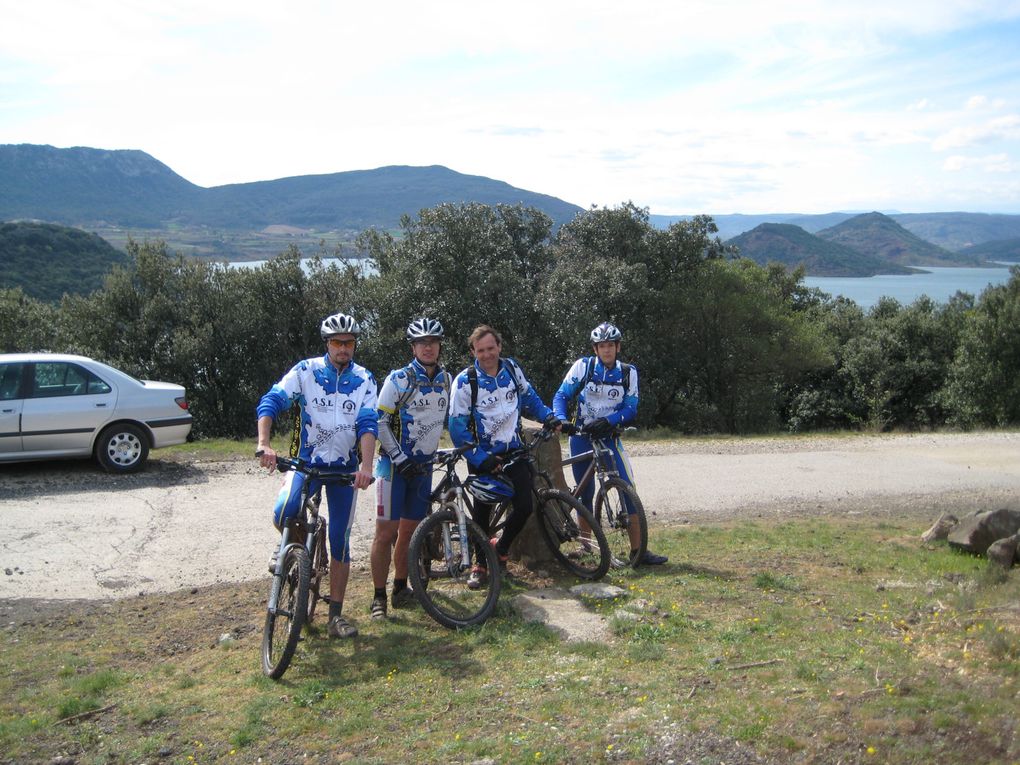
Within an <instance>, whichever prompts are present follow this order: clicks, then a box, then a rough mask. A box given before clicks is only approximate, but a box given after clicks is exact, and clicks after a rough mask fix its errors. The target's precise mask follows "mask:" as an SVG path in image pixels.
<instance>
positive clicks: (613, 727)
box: [0, 519, 1020, 765]
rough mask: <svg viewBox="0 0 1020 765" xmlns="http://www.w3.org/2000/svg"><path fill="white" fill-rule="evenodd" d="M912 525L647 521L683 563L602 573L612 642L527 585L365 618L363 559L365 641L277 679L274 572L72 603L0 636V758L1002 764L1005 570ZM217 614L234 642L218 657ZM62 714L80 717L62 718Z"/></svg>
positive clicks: (1010, 689)
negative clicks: (538, 618) (552, 611)
mask: <svg viewBox="0 0 1020 765" xmlns="http://www.w3.org/2000/svg"><path fill="white" fill-rule="evenodd" d="M923 530H924V529H923V528H921V527H920V526H915V525H912V522H911V521H909V520H904V521H901V522H898V521H889V520H888V519H886V520H883V521H882V522H875V521H868V520H862V519H855V520H844V519H808V520H803V521H799V520H798V521H790V522H783V523H781V524H767V523H760V524H759V523H736V524H727V525H703V526H700V527H699V528H697V529H691V530H687V531H680V530H674V529H661V528H655V529H653V534H654V536H655V545H656V549H657V550H659V549H661V550H663V551H664V552H665V553H667V554H668V555H669V556H670V560H671V561H672V562H671V563H670V564H668V565H666V566H662V567H650V568H647V569H638V570H637V571H631V570H626V571H613V572H611V574H610V577H609V580H610V582H611V583H613V584H616V585H618V586H620V587H621V588H622V589H623V591H624V592H625V595H623V596H621V597H620V598H618V599H617V600H616V601H615V602H611V603H606V604H602V603H599V602H597V601H588V602H587V603H586V605H587V606H588V608H590V610H592V611H593V612H595V613H599V614H602V615H603V616H605V618H607V619H609V620H611V623H612V631H611V637H610V638H609V639H608V641H607V642H606V643H599V642H586V643H576V644H572V643H566V642H564V641H563V640H561V639H560V638H559V637H558V636H557V634H556V632H554V631H553V630H551V629H549V628H548V627H545V626H542V625H537V624H529V623H527V622H524V621H523V620H521V619H520V618H519V617H518V616H517V615H516V614H515V612H514V611H513V608H512V606H511V602H510V601H511V599H512V597H513V595H514V594H515V593H516V592H519V591H521V590H523V589H524V588H525V587H526V582H525V583H521V582H520V581H515V582H513V583H511V584H510V586H508V588H507V592H506V594H505V595H504V597H503V598H501V601H500V605H499V609H498V612H497V616H496V618H494V619H492V620H490V621H489V622H487V623H486V624H484V625H482V626H480V627H478V628H474V629H470V630H464V631H462V632H451V631H448V630H445V629H443V628H442V627H439V626H438V625H436V624H435V623H433V622H432V621H431V620H429V619H428V617H427V616H426V615H425V614H424V613H422V612H421V611H419V610H411V611H398V612H394V613H393V614H392V617H393V618H391V619H390V620H389V621H387V622H384V623H378V622H373V621H371V620H370V619H369V618H368V616H367V612H368V604H369V601H370V599H371V596H372V589H371V583H370V581H369V578H368V576H367V573H365V572H361V573H357V572H356V573H355V575H354V576H353V578H352V581H351V586H350V591H349V595H348V601H347V604H346V605H345V613H347V614H349V615H350V616H351V617H352V618H353V619H354V620H355V621H357V622H358V626H359V628H360V630H361V635H360V636H359V637H358V638H357V639H355V640H354V641H345V642H336V641H328V640H326V639H325V636H324V634H323V631H322V626H321V624H320V625H319V626H318V627H317V628H315V629H313V630H312V631H311V632H310V633H309V634H308V635H307V636H306V639H305V640H303V641H302V643H301V645H300V647H299V650H298V654H297V656H296V658H295V661H294V664H293V665H292V667H291V668H290V670H289V671H288V673H287V674H286V675H285V677H284V678H283V680H282V681H280V682H272V681H269V680H267V679H265V678H264V677H262V676H261V673H260V671H259V663H258V662H259V643H260V631H261V621H262V613H261V609H262V608H263V604H262V601H263V598H264V595H265V590H266V588H267V586H268V580H265V581H259V582H253V583H241V584H231V585H218V586H215V587H210V588H207V589H205V590H202V591H200V592H199V593H197V594H194V593H191V592H182V593H174V594H170V595H152V596H145V597H142V598H135V599H128V600H124V601H117V602H116V603H115V604H113V605H110V606H107V607H104V608H103V609H98V608H88V607H81V608H78V609H77V610H75V608H73V607H72V608H69V610H68V612H67V613H66V614H65V615H64V616H62V617H59V618H57V619H55V620H54V619H53V618H52V617H48V619H49V621H48V622H47V623H45V624H42V623H40V624H36V623H33V622H32V620H31V619H29V620H27V621H24V622H23V623H19V626H17V627H16V628H14V629H11V630H5V631H3V632H0V651H2V656H3V667H4V669H3V670H2V672H0V751H3V752H4V753H5V755H6V757H7V758H8V759H10V760H11V761H14V762H35V761H49V760H50V759H52V757H53V753H54V752H61V751H73V752H75V753H76V756H77V759H78V761H79V762H83V763H84V762H107V761H134V760H140V759H141V758H142V757H145V758H152V757H154V756H156V754H157V753H158V752H161V751H167V750H169V751H170V752H171V754H170V755H165V754H164V755H160V759H161V761H163V760H165V761H167V762H179V763H188V762H203V763H218V762H222V763H228V762H229V763H233V762H254V761H257V760H258V759H259V758H262V761H263V762H280V761H290V760H292V759H294V758H295V756H297V757H299V758H300V759H302V760H306V761H309V762H333V761H350V762H359V763H389V762H400V761H403V762H416V763H417V762H422V763H449V762H472V761H476V760H484V759H491V760H493V761H495V762H529V763H534V762H648V761H654V762H665V761H667V760H669V759H673V760H675V761H677V762H684V761H686V760H687V759H691V758H692V756H693V755H692V754H691V753H692V752H698V751H711V752H712V753H713V757H714V761H731V760H732V761H740V759H739V756H740V754H741V753H742V752H746V751H747V750H748V749H750V750H753V751H754V752H756V753H757V754H759V755H760V756H762V757H764V758H767V759H768V760H770V761H777V762H786V761H790V760H791V759H795V760H796V761H803V762H838V761H843V762H871V761H874V762H896V763H905V764H906V765H912V764H914V763H916V764H917V765H920V764H921V763H930V762H939V763H945V764H947V765H955V764H957V763H958V764H960V765H964V764H966V765H971V763H975V762H982V763H1011V762H1016V761H1018V760H1020V744H1018V743H1017V734H1016V732H1017V723H1016V719H1015V701H1016V697H1017V693H1018V691H1020V611H1018V609H1017V603H1018V602H1020V585H1018V580H1017V577H1018V574H1017V572H1015V571H1014V572H1013V573H1011V574H1009V575H1008V576H1006V577H1002V576H991V575H989V574H988V573H986V571H987V566H986V564H985V563H984V562H983V561H981V560H980V559H975V558H972V557H969V556H964V555H959V554H956V553H954V552H953V551H952V550H950V549H949V548H948V547H946V546H935V547H934V549H931V548H930V547H929V548H924V547H922V546H921V545H920V544H919V542H918V541H917V540H918V537H919V535H920V533H921V532H922V531H923ZM546 583H547V582H543V584H546ZM557 583H558V584H561V585H569V584H573V581H572V580H569V579H562V580H561V581H559V582H557ZM227 631H230V632H232V634H234V635H236V636H237V641H236V644H235V647H234V648H233V649H232V650H230V651H224V650H221V649H217V648H216V647H215V644H216V639H217V637H218V636H219V635H220V634H222V633H223V632H227ZM97 710H100V711H97ZM72 714H82V715H83V716H82V717H81V718H80V719H76V720H72V721H70V722H64V723H60V724H57V720H59V719H61V718H64V717H68V716H70V715H72ZM698 747H701V748H700V749H699V748H698ZM295 752H298V753H299V755H295ZM125 757H126V758H127V759H126V760H125ZM695 761H697V760H695Z"/></svg>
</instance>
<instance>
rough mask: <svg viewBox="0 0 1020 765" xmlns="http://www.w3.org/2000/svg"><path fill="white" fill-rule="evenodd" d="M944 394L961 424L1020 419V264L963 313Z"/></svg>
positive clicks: (1007, 422)
mask: <svg viewBox="0 0 1020 765" xmlns="http://www.w3.org/2000/svg"><path fill="white" fill-rule="evenodd" d="M944 398H945V401H946V403H947V406H948V407H949V408H950V410H951V418H952V420H953V421H954V422H955V423H957V424H960V425H965V426H968V427H970V426H975V425H987V426H997V427H1002V426H1006V425H1016V424H1017V423H1020V267H1018V266H1014V267H1013V268H1012V269H1011V270H1010V279H1009V281H1008V282H1007V283H1006V284H1004V285H998V286H995V287H989V288H988V289H986V290H985V291H984V292H982V293H981V297H980V298H979V300H978V302H977V305H976V306H974V308H973V310H971V311H968V312H967V314H966V316H965V317H964V319H963V322H962V328H961V330H960V342H959V347H958V349H957V352H956V356H955V358H954V359H953V363H952V368H951V370H950V373H949V375H948V380H947V384H946V390H945V392H944Z"/></svg>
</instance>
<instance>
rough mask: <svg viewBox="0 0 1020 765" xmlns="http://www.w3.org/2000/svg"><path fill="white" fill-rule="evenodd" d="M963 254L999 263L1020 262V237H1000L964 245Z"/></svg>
mask: <svg viewBox="0 0 1020 765" xmlns="http://www.w3.org/2000/svg"><path fill="white" fill-rule="evenodd" d="M960 254H961V255H970V256H972V257H975V258H982V259H984V260H990V261H992V262H999V263H1020V238H1017V239H1000V240H999V241H996V242H985V243H984V244H976V245H974V246H973V247H964V248H963V249H962V250H960Z"/></svg>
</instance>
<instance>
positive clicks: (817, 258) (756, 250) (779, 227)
mask: <svg viewBox="0 0 1020 765" xmlns="http://www.w3.org/2000/svg"><path fill="white" fill-rule="evenodd" d="M726 244H728V245H732V246H735V247H737V248H738V250H739V251H740V254H741V256H743V257H746V258H750V259H751V260H753V261H755V262H756V263H758V264H760V265H765V264H767V263H769V262H777V263H782V264H783V265H784V266H786V267H787V268H788V269H790V270H792V269H794V268H797V267H800V266H803V267H804V269H805V272H806V273H807V274H809V275H811V276H875V275H877V274H911V273H914V271H913V269H910V268H907V267H905V266H901V265H897V264H895V263H890V262H889V261H888V260H886V259H884V258H882V257H879V256H877V255H873V254H870V253H862V252H860V251H858V250H856V249H854V248H852V247H849V246H847V245H845V244H841V243H839V242H830V241H827V240H825V239H822V238H821V237H818V236H815V235H814V234H811V233H809V232H807V231H805V230H804V229H802V228H801V227H800V226H797V225H794V224H792V223H759V224H758V225H757V226H755V227H754V228H753V229H751V230H750V231H745V232H744V233H742V234H739V235H738V236H735V237H733V238H732V239H728V240H726Z"/></svg>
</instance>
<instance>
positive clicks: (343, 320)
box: [319, 313, 361, 340]
mask: <svg viewBox="0 0 1020 765" xmlns="http://www.w3.org/2000/svg"><path fill="white" fill-rule="evenodd" d="M319 334H320V335H322V339H323V340H325V339H326V338H327V337H329V336H330V335H354V336H355V337H357V336H358V335H360V334H361V327H359V326H358V322H357V321H355V319H354V317H353V316H348V315H347V314H345V313H335V314H333V315H332V316H327V317H326V318H325V319H323V320H322V324H321V325H320V326H319Z"/></svg>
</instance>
